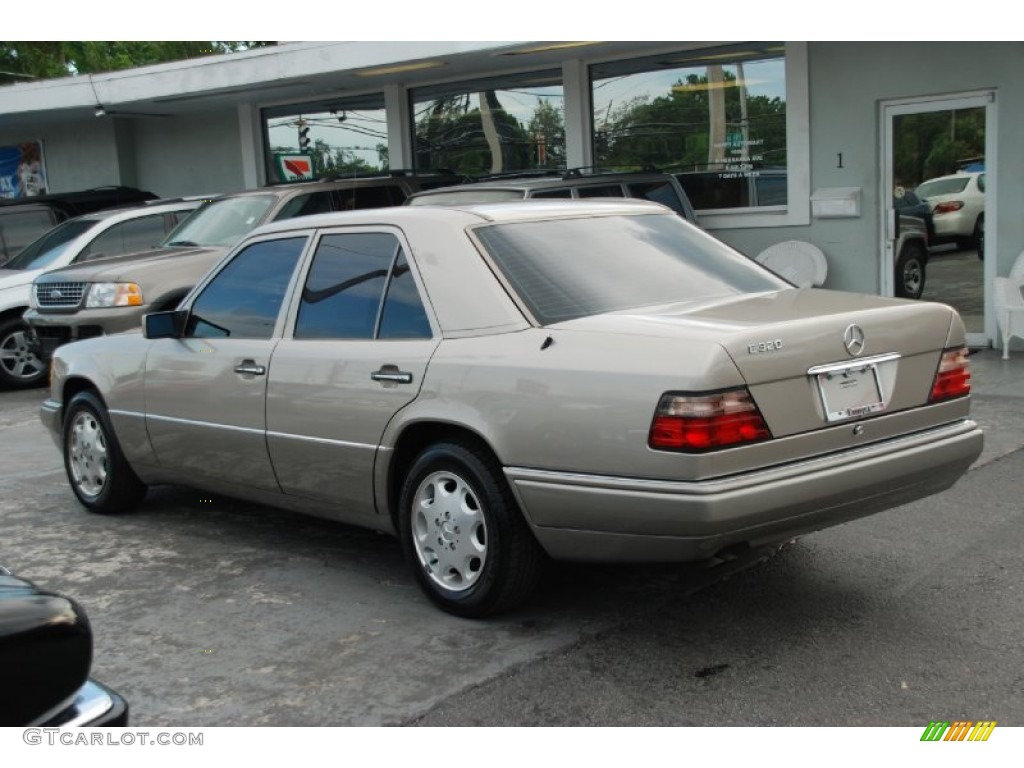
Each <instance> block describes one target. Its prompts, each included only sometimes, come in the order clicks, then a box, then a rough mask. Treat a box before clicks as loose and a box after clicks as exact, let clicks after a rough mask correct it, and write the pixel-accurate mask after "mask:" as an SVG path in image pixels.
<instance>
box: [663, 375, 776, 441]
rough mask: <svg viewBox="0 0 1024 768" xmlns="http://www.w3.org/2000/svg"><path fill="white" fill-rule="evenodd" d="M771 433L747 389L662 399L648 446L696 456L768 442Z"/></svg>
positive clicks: (664, 396) (672, 396) (678, 395)
mask: <svg viewBox="0 0 1024 768" xmlns="http://www.w3.org/2000/svg"><path fill="white" fill-rule="evenodd" d="M771 436H772V433H771V432H770V431H769V430H768V425H767V424H765V423H764V419H763V418H762V417H761V412H760V411H759V410H758V408H757V405H756V404H755V403H754V401H753V400H752V399H751V397H750V393H749V392H747V390H746V389H743V388H740V389H730V390H726V391H723V392H708V393H701V394H673V393H667V394H664V395H662V396H661V400H660V401H659V402H658V408H657V410H656V411H655V412H654V420H653V421H652V422H651V432H650V435H649V436H648V438H647V444H648V445H649V446H650V447H651V448H654V449H657V450H663V451H685V452H688V453H697V452H701V451H713V450H716V449H719V448H728V447H730V446H734V445H739V444H743V443H754V442H758V441H760V440H768V439H770V438H771Z"/></svg>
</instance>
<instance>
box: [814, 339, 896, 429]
mask: <svg viewBox="0 0 1024 768" xmlns="http://www.w3.org/2000/svg"><path fill="white" fill-rule="evenodd" d="M898 357H899V355H885V356H881V357H878V358H873V359H871V360H860V361H857V362H852V363H836V364H832V365H822V366H818V367H816V368H812V369H811V370H809V371H808V374H810V375H812V376H814V377H815V379H816V380H817V384H818V394H819V395H820V396H821V405H822V408H823V409H824V411H825V418H826V419H827V420H828V421H842V420H844V419H856V418H861V417H863V416H868V415H870V414H872V413H879V412H880V411H884V410H885V404H886V398H885V393H884V391H883V389H882V378H881V376H880V375H879V371H878V369H879V366H880V365H883V364H886V363H889V362H890V361H892V360H894V359H895V358H898Z"/></svg>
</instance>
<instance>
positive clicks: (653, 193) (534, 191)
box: [405, 169, 697, 224]
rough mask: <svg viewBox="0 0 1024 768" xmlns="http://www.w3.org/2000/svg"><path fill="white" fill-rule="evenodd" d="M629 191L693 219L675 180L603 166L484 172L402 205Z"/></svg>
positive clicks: (583, 196) (615, 194) (613, 194)
mask: <svg viewBox="0 0 1024 768" xmlns="http://www.w3.org/2000/svg"><path fill="white" fill-rule="evenodd" d="M601 197H633V198H638V199H640V200H650V201H652V202H655V203H661V204H662V205H665V206H667V207H669V208H671V209H672V210H673V211H675V212H676V213H678V214H679V215H680V216H682V217H683V218H684V219H686V220H687V221H689V222H690V223H692V224H696V223H697V216H696V214H694V212H693V206H692V205H690V200H689V198H688V197H687V196H686V193H685V192H684V191H683V188H682V187H681V186H680V185H679V182H678V181H677V180H676V179H675V178H673V177H672V176H670V175H669V174H666V173H658V172H655V171H636V172H607V171H588V170H584V169H572V170H569V171H565V172H559V173H557V174H556V173H555V172H553V171H550V172H549V171H538V172H532V173H531V172H521V173H510V174H505V175H497V176H482V177H478V178H476V179H472V180H470V181H467V182H465V183H463V184H460V185H458V186H455V187H445V188H442V189H432V190H430V191H427V192H420V193H418V194H415V195H413V196H412V197H410V198H409V199H408V200H407V201H406V203H405V204H406V205H459V204H460V203H486V202H494V203H497V202H502V201H510V200H568V199H586V198H601Z"/></svg>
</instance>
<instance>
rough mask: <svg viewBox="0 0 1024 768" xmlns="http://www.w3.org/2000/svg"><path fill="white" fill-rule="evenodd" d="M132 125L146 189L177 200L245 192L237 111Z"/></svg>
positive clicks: (141, 180)
mask: <svg viewBox="0 0 1024 768" xmlns="http://www.w3.org/2000/svg"><path fill="white" fill-rule="evenodd" d="M132 122H133V123H134V125H133V136H132V138H133V143H134V151H135V168H136V180H137V183H138V186H140V187H141V188H142V189H148V190H150V191H151V192H154V193H155V194H158V195H160V196H162V197H173V196H178V195H206V194H217V193H224V192H238V191H241V190H243V189H245V188H246V183H245V175H244V173H243V171H242V150H241V147H240V139H239V120H238V110H237V109H236V108H234V107H230V108H227V109H223V110H216V111H210V112H201V113H195V114H191V115H182V116H174V117H167V118H148V119H136V120H133V121H132Z"/></svg>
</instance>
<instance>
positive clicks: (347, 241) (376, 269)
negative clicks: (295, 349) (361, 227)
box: [295, 232, 401, 339]
mask: <svg viewBox="0 0 1024 768" xmlns="http://www.w3.org/2000/svg"><path fill="white" fill-rule="evenodd" d="M400 248H401V246H400V245H399V243H398V240H397V238H395V236H394V235H390V234H387V233H377V232H365V233H352V234H343V235H326V236H324V237H323V238H322V239H321V240H320V245H319V247H317V249H316V256H315V257H314V259H313V265H312V266H311V267H310V269H309V275H308V277H307V278H306V285H305V287H304V288H303V289H302V302H301V303H300V304H299V316H298V318H297V319H296V321H295V338H296V339H372V338H373V332H374V328H375V327H376V325H377V315H378V313H379V311H380V304H381V297H382V296H383V295H384V285H385V283H386V282H387V276H388V272H389V271H390V269H391V265H392V264H393V263H394V261H395V256H396V255H397V254H398V252H399V250H400Z"/></svg>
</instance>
